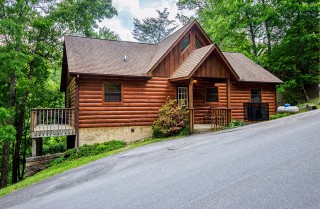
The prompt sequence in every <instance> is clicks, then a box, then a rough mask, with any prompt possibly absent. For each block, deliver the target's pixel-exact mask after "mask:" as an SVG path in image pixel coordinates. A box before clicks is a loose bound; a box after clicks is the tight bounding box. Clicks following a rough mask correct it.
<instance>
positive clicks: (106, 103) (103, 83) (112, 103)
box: [102, 81, 123, 105]
mask: <svg viewBox="0 0 320 209" xmlns="http://www.w3.org/2000/svg"><path fill="white" fill-rule="evenodd" d="M107 83H112V84H120V102H119V101H116V102H106V101H105V84H107ZM122 103H123V83H122V82H119V81H104V82H102V104H104V105H117V104H122Z"/></svg>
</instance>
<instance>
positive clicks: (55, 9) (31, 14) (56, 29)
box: [0, 0, 116, 187]
mask: <svg viewBox="0 0 320 209" xmlns="http://www.w3.org/2000/svg"><path fill="white" fill-rule="evenodd" d="M0 8H1V9H0V34H1V37H0V75H1V77H0V86H1V87H0V96H1V98H2V100H1V102H0V104H1V106H3V107H4V108H5V109H7V110H12V114H11V117H10V118H9V119H8V120H6V124H5V126H8V127H11V126H14V127H15V133H16V135H15V140H13V142H12V147H11V148H12V150H11V151H10V143H7V141H8V140H3V141H4V143H3V149H2V160H1V187H5V186H6V185H7V184H8V169H6V168H8V167H9V166H8V165H9V163H10V161H9V159H10V156H9V155H10V153H13V154H12V182H13V183H15V182H17V181H18V180H19V179H20V178H21V175H20V163H21V160H20V157H21V156H20V155H21V146H22V144H21V143H22V138H23V135H24V134H23V133H27V132H26V131H25V130H26V128H25V127H26V125H28V121H29V120H28V115H27V114H26V113H28V112H29V108H31V107H42V105H46V104H47V103H46V102H44V101H43V100H41V99H40V98H41V97H43V96H44V95H45V94H49V93H50V92H48V88H47V86H48V81H49V80H52V78H51V76H52V74H55V71H56V70H57V69H60V68H61V67H60V66H61V57H62V36H63V35H64V34H74V35H85V36H96V35H97V33H96V32H95V31H96V30H97V29H98V25H97V22H98V21H101V20H102V19H104V18H111V17H112V16H113V15H115V14H116V9H115V8H114V7H112V4H111V0H79V1H76V0H53V1H52V0H51V1H21V0H16V1H12V0H10V1H9V0H8V1H6V0H0ZM104 32H105V34H104V36H106V34H107V32H108V31H107V30H106V29H104ZM52 81H53V82H57V81H56V80H52ZM54 86H56V85H54ZM54 95H57V97H55V96H54ZM51 96H52V97H51V102H52V104H56V103H55V102H54V99H58V100H59V101H63V100H62V96H61V95H60V96H59V93H56V94H51ZM48 97H50V96H48ZM37 101H40V103H38V102H37ZM58 103H60V104H62V103H63V102H58ZM27 129H28V128H27ZM0 133H1V134H3V133H2V132H0ZM0 138H5V137H4V136H3V135H0ZM25 138H26V137H25Z"/></svg>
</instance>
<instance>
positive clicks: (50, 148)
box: [42, 136, 67, 155]
mask: <svg viewBox="0 0 320 209" xmlns="http://www.w3.org/2000/svg"><path fill="white" fill-rule="evenodd" d="M66 144H67V142H66V137H62V136H61V137H49V138H44V139H43V145H42V154H43V155H46V154H55V153H62V152H65V151H66V149H67V147H66Z"/></svg>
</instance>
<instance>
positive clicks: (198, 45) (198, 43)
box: [195, 37, 202, 49]
mask: <svg viewBox="0 0 320 209" xmlns="http://www.w3.org/2000/svg"><path fill="white" fill-rule="evenodd" d="M195 44H196V47H197V49H199V48H201V47H202V44H201V42H200V41H199V39H197V37H196V39H195Z"/></svg>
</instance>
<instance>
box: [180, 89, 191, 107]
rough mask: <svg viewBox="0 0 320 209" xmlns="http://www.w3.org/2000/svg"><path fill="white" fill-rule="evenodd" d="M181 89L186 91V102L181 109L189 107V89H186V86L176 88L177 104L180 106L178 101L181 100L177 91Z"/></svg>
mask: <svg viewBox="0 0 320 209" xmlns="http://www.w3.org/2000/svg"><path fill="white" fill-rule="evenodd" d="M182 88H183V89H186V90H187V91H186V93H187V94H186V98H187V99H186V102H185V103H186V104H185V105H182V106H183V107H189V88H188V87H186V86H178V87H177V103H178V104H180V101H181V100H180V98H179V89H182Z"/></svg>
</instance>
